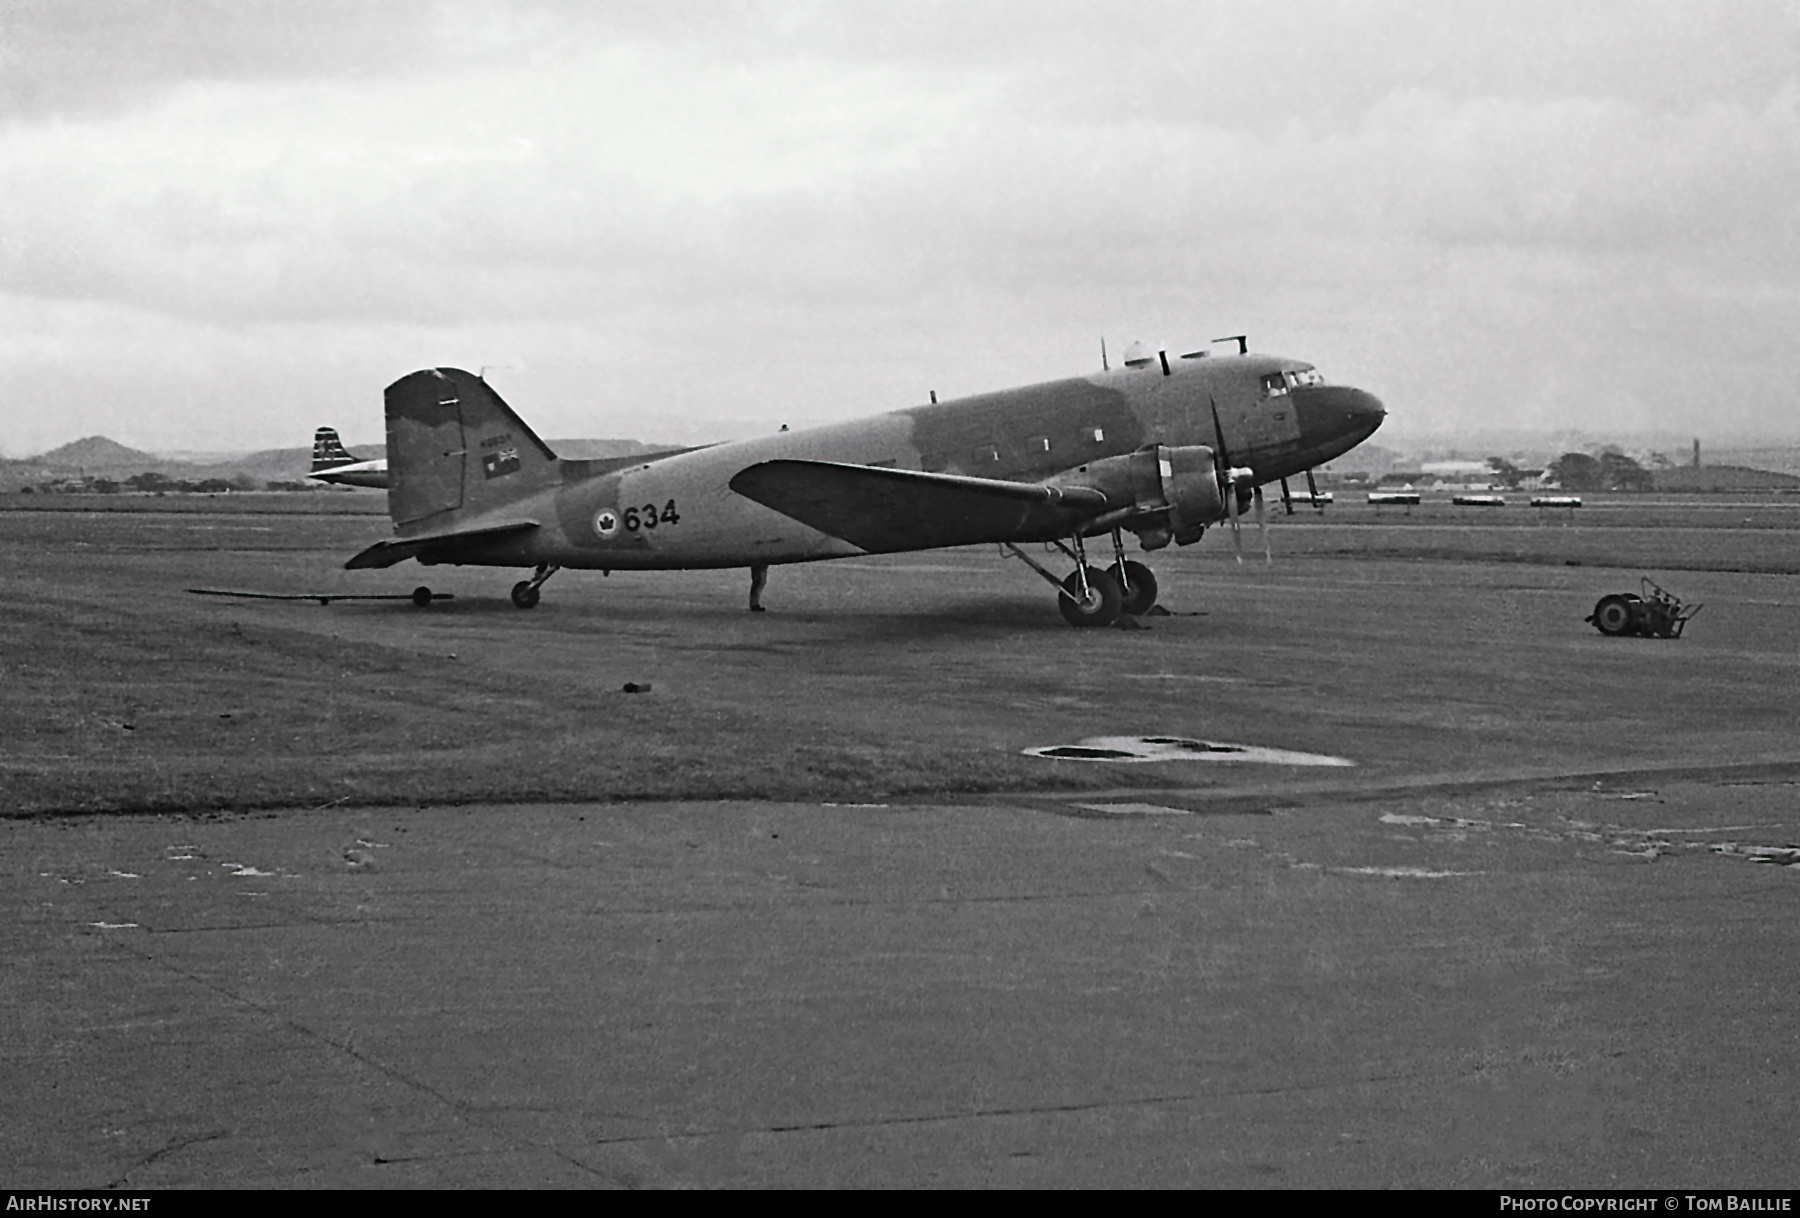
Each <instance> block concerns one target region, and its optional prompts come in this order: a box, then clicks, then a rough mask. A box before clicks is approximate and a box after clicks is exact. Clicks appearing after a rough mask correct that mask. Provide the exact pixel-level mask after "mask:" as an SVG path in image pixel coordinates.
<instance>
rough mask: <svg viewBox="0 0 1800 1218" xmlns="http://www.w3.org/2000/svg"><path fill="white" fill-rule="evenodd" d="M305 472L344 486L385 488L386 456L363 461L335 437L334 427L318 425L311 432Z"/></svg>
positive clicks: (323, 480)
mask: <svg viewBox="0 0 1800 1218" xmlns="http://www.w3.org/2000/svg"><path fill="white" fill-rule="evenodd" d="M306 476H307V477H308V478H314V479H317V480H318V481H320V482H336V483H341V484H343V485H344V486H373V487H380V488H386V486H387V484H388V466H387V458H386V457H376V458H375V459H374V460H373V461H365V460H363V459H362V458H361V457H359V456H357V455H356V454H355V453H353V452H351V451H350V450H349V449H347V448H345V447H344V442H343V441H342V440H340V439H338V433H337V429H336V428H332V427H321V428H319V430H317V431H315V432H313V455H312V470H311V471H310V472H309V473H308V474H307V475H306Z"/></svg>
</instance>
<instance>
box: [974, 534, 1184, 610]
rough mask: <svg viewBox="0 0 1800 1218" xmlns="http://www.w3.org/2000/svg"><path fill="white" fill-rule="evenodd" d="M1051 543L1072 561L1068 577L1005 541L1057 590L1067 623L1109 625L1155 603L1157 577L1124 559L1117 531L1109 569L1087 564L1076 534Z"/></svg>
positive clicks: (1016, 554) (1078, 536)
mask: <svg viewBox="0 0 1800 1218" xmlns="http://www.w3.org/2000/svg"><path fill="white" fill-rule="evenodd" d="M1054 544H1055V546H1056V548H1057V549H1059V550H1061V551H1062V552H1063V553H1064V554H1067V555H1068V556H1069V557H1070V558H1072V559H1074V560H1075V570H1074V572H1073V574H1071V575H1070V576H1069V577H1068V578H1067V579H1060V580H1059V579H1057V578H1056V576H1054V575H1052V574H1051V573H1050V572H1049V571H1047V570H1045V569H1044V566H1043V564H1041V563H1039V562H1037V561H1036V560H1034V559H1033V558H1032V557H1031V556H1030V555H1028V554H1026V553H1025V552H1024V551H1023V550H1021V549H1019V547H1018V546H1016V545H1014V544H1012V543H1011V542H1007V543H1005V545H1006V549H1007V550H1008V551H1010V552H1011V553H1012V555H1013V557H1015V558H1017V559H1020V560H1021V561H1022V562H1024V564H1025V565H1026V566H1028V567H1030V568H1031V569H1032V570H1033V571H1036V572H1037V573H1038V574H1039V575H1040V576H1042V577H1043V579H1044V582H1046V583H1048V584H1049V585H1051V586H1052V587H1054V588H1055V589H1056V590H1057V593H1058V595H1057V598H1056V607H1057V608H1058V609H1059V610H1061V612H1062V615H1063V620H1064V621H1065V622H1067V623H1069V625H1071V626H1110V625H1112V624H1113V622H1115V621H1117V620H1118V618H1119V615H1120V614H1121V613H1132V614H1137V613H1143V612H1145V611H1146V610H1148V609H1149V608H1150V606H1152V605H1154V604H1155V603H1156V577H1155V576H1154V575H1152V574H1151V573H1150V568H1148V567H1146V566H1144V565H1143V564H1142V563H1137V562H1127V561H1126V560H1125V553H1124V545H1123V544H1122V543H1121V542H1120V540H1119V534H1118V530H1116V529H1115V530H1114V531H1113V549H1114V552H1115V553H1116V554H1117V555H1118V561H1117V562H1115V563H1114V564H1113V566H1112V569H1111V570H1108V571H1102V570H1101V569H1100V568H1099V567H1090V566H1089V565H1088V561H1087V551H1086V549H1085V548H1084V547H1083V546H1082V544H1081V535H1080V534H1079V533H1078V534H1076V535H1075V536H1073V537H1071V538H1070V539H1069V544H1068V545H1064V544H1063V543H1062V542H1060V541H1059V542H1056V543H1054ZM1127 606H1131V607H1130V608H1127Z"/></svg>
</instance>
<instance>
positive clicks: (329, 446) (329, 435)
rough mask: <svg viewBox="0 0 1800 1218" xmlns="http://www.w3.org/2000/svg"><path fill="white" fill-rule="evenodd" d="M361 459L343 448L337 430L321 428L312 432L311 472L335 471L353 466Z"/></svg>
mask: <svg viewBox="0 0 1800 1218" xmlns="http://www.w3.org/2000/svg"><path fill="white" fill-rule="evenodd" d="M360 460H362V458H361V457H358V456H356V455H355V454H354V453H352V452H351V451H350V450H349V449H347V448H345V447H344V442H343V441H342V440H340V439H338V433H337V428H335V427H321V428H319V429H318V430H317V431H315V432H313V455H312V472H313V473H315V474H316V473H318V472H319V471H320V470H325V469H336V468H337V467H338V466H340V465H355V464H356V463H357V462H358V461H360Z"/></svg>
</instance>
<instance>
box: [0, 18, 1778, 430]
mask: <svg viewBox="0 0 1800 1218" xmlns="http://www.w3.org/2000/svg"><path fill="white" fill-rule="evenodd" d="M1797 186H1800V2H1796V0H1786V2H1783V0H1769V2H1766V3H1759V2H1756V0H1730V2H1728V3H1717V4H1709V3H1697V2H1691V3H1629V2H1626V0H1607V2H1604V3H1571V2H1570V0H1547V2H1544V3H1536V2H1529V3H1527V2H1519V0H1488V2H1486V3H1483V4H1481V5H1475V4H1445V3H1441V2H1437V0H1433V2H1427V3H1406V2H1393V3H1382V2H1374V3H1343V4H1326V3H1310V2H1308V3H1279V2H1269V0H1261V2H1256V3H1200V2H1187V3H1168V4H1158V3H1118V4H1103V3H1090V4H1056V3H1044V2H1037V3H1022V2H1010V0H1008V2H996V3H981V2H980V0H949V2H947V3H943V4H932V3H924V2H921V0H907V2H905V3H895V4H859V3H799V2H793V3H768V4H759V3H718V4H684V3H666V2H660V0H659V2H655V3H641V4H640V3H611V4H608V3H600V2H593V0H588V2H581V3H576V2H570V3H524V2H519V3H506V2H500V0H496V2H493V3H459V2H454V0H446V2H442V3H439V2H431V0H416V2H414V0H387V2H380V3H368V2H366V0H304V2H302V3H286V2H277V0H264V2H246V0H218V2H214V3H207V2H204V0H181V2H180V3H172V2H170V0H142V2H140V0H0V419H4V422H5V428H4V433H3V434H0V452H4V454H5V455H8V456H22V455H26V454H30V453H36V452H40V451H43V450H45V449H48V448H50V447H53V446H55V445H58V444H61V443H64V442H66V441H69V440H73V439H76V438H78V437H81V436H86V435H94V434H104V435H107V436H110V437H112V438H113V439H116V440H119V441H122V442H124V443H127V444H130V445H133V446H136V447H139V448H146V449H154V450H168V449H243V448H270V447H281V446H289V445H297V444H305V443H307V442H308V441H309V439H310V437H311V434H312V429H313V428H314V427H315V426H317V425H319V424H321V423H330V424H333V425H335V426H336V427H338V428H339V430H340V431H342V432H343V433H344V434H345V435H346V436H347V437H350V438H353V439H357V438H360V439H378V438H379V437H380V435H381V431H382V423H381V390H382V388H383V387H384V386H385V385H387V384H388V383H389V382H390V381H393V380H395V379H396V378H398V377H400V376H402V375H404V374H405V373H407V372H409V371H412V370H413V369H415V368H420V367H428V366H433V365H456V366H460V367H465V368H469V369H471V370H478V369H480V368H482V367H484V366H485V367H487V368H488V378H489V380H490V382H491V383H492V384H493V385H494V386H495V387H496V388H497V389H498V390H499V391H500V392H501V393H502V394H503V395H504V396H505V397H506V398H507V399H508V400H509V401H510V402H511V403H512V405H513V406H514V407H515V408H516V409H517V410H519V412H520V413H521V414H522V415H524V417H525V418H526V419H527V421H529V422H530V423H531V424H532V425H533V426H534V427H535V428H536V430H538V431H539V433H540V434H542V435H544V436H546V437H557V436H629V437H636V438H640V439H646V440H657V439H671V440H683V441H698V440H702V439H708V438H721V437H727V436H734V435H741V434H746V433H747V432H754V431H762V430H767V429H769V428H771V427H773V426H774V425H775V424H776V423H778V422H783V421H786V422H792V423H794V424H796V425H799V424H804V423H810V422H822V421H827V420H832V419H839V418H849V417H854V416H856V415H859V414H864V413H869V412H873V411H877V410H887V409H893V408H897V407H901V406H907V405H911V404H914V403H917V402H920V401H923V400H925V398H926V395H927V393H928V391H930V390H933V389H935V390H937V391H938V393H939V395H940V396H941V397H948V396H953V395H957V394H962V393H970V392H977V391H982V390H989V389H998V388H1003V387H1006V386H1009V385H1015V384H1024V383H1029V382H1032V381H1039V380H1048V379H1051V378H1054V377H1060V376H1069V375H1076V374H1080V373H1084V372H1087V371H1089V370H1091V369H1093V368H1096V367H1097V366H1098V363H1099V342H1100V339H1101V337H1102V336H1104V337H1105V338H1106V340H1107V342H1108V346H1109V348H1110V349H1111V350H1112V351H1113V352H1114V353H1115V354H1116V353H1117V352H1119V351H1121V350H1122V349H1123V348H1124V346H1125V344H1126V343H1127V342H1128V341H1129V340H1131V339H1133V338H1142V339H1144V340H1146V341H1148V342H1149V343H1150V344H1151V345H1152V346H1161V347H1167V348H1168V349H1170V350H1171V351H1177V350H1180V351H1186V350H1191V349H1193V348H1195V347H1197V346H1201V345H1203V344H1204V343H1205V341H1206V340H1208V339H1210V338H1213V337H1215V336H1219V335H1225V334H1235V333H1239V332H1248V333H1249V334H1250V336H1251V340H1252V345H1253V348H1254V349H1256V350H1261V351H1270V352H1277V353H1281V354H1285V355H1292V356H1296V357H1299V358H1303V359H1307V360H1310V361H1312V362H1314V363H1316V364H1317V365H1318V366H1319V367H1320V368H1321V369H1322V370H1323V371H1324V372H1325V374H1326V375H1327V376H1328V377H1329V378H1330V379H1332V380H1336V381H1342V382H1347V383H1350V384H1355V385H1359V386H1361V387H1363V388H1366V389H1369V390H1371V391H1373V392H1374V393H1376V394H1378V395H1380V396H1381V397H1382V398H1383V399H1384V400H1385V401H1386V402H1387V404H1388V407H1389V411H1390V420H1389V425H1388V430H1387V432H1386V433H1385V438H1386V439H1387V440H1388V441H1389V442H1390V443H1391V442H1394V441H1399V440H1404V439H1405V438H1406V437H1408V436H1411V435H1422V434H1424V433H1427V432H1434V431H1442V430H1445V429H1449V428H1455V427H1530V428H1542V429H1545V430H1550V429H1559V428H1568V427H1578V428H1583V429H1586V430H1590V431H1595V432H1600V433H1605V432H1608V431H1609V430H1637V431H1644V430H1654V431H1663V432H1673V433H1677V434H1681V435H1686V434H1689V433H1692V434H1696V435H1701V436H1707V437H1711V438H1714V439H1717V440H1723V439H1725V438H1728V437H1733V436H1744V435H1752V434H1765V435H1772V436H1777V437H1786V438H1789V439H1800V396H1797V394H1796V390H1795V385H1796V381H1797V379H1800V341H1797V338H1796V336H1797V335H1800V192H1797V190H1796V187H1797Z"/></svg>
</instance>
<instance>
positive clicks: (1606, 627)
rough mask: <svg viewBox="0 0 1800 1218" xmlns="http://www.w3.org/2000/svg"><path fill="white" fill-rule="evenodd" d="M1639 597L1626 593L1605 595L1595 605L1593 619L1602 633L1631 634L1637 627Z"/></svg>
mask: <svg viewBox="0 0 1800 1218" xmlns="http://www.w3.org/2000/svg"><path fill="white" fill-rule="evenodd" d="M1637 599H1638V598H1637V597H1635V596H1629V595H1624V594H1615V595H1612V596H1603V597H1601V598H1600V603H1599V604H1598V605H1595V606H1594V616H1593V618H1592V619H1591V620H1592V621H1593V623H1594V625H1595V626H1597V627H1599V629H1600V633H1601V634H1613V635H1618V634H1630V633H1631V632H1632V631H1633V630H1636V629H1637V619H1638V607H1637V604H1636V601H1637Z"/></svg>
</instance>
